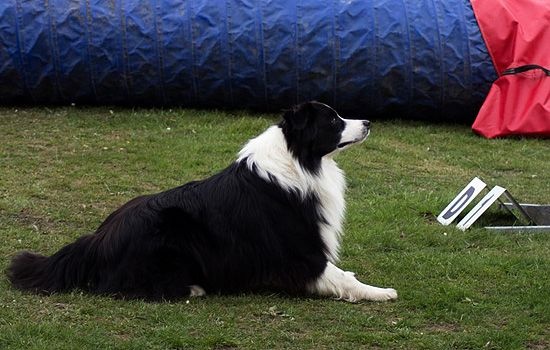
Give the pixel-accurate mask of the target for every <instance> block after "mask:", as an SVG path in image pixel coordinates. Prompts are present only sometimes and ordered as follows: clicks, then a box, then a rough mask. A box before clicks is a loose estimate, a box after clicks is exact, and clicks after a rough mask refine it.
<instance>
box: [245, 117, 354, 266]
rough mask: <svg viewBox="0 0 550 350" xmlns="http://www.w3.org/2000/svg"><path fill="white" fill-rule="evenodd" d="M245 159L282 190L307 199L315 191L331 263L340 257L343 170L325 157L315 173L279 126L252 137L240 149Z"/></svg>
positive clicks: (324, 239) (343, 204) (321, 227)
mask: <svg viewBox="0 0 550 350" xmlns="http://www.w3.org/2000/svg"><path fill="white" fill-rule="evenodd" d="M241 161H246V163H247V165H248V167H249V169H251V170H252V171H255V172H256V173H257V174H258V175H259V176H261V177H262V178H264V179H265V180H267V181H276V182H277V184H279V185H280V186H281V187H282V188H283V189H285V190H287V191H295V192H297V193H299V195H301V196H302V198H305V197H306V196H307V195H308V194H314V195H315V196H316V197H317V198H318V199H319V208H318V210H319V214H320V215H321V217H322V218H323V219H324V220H325V221H326V223H325V222H322V223H320V232H321V236H322V239H323V242H324V244H325V246H326V249H327V251H326V252H325V253H326V255H327V258H328V259H329V261H331V262H336V261H337V260H338V252H339V248H340V236H341V234H342V222H343V218H344V212H345V201H344V192H345V190H346V183H345V177H344V173H343V171H342V170H341V169H340V168H338V166H337V165H336V162H335V161H334V160H333V159H332V154H331V155H329V156H325V157H323V159H322V162H321V168H320V171H319V172H318V173H317V174H312V173H310V172H308V171H307V170H305V169H303V168H302V167H301V166H300V163H299V162H298V160H297V159H296V158H295V157H294V156H293V155H292V154H291V152H290V151H289V150H288V147H287V144H286V140H285V137H284V135H283V131H282V130H281V128H280V127H279V126H277V125H274V126H272V127H270V128H269V129H267V130H266V131H265V132H264V133H262V134H260V135H259V136H257V137H256V138H254V139H252V140H250V141H249V142H248V143H247V144H246V145H245V146H244V147H243V149H242V150H241V151H240V152H239V157H238V159H237V162H241Z"/></svg>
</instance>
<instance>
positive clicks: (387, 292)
mask: <svg viewBox="0 0 550 350" xmlns="http://www.w3.org/2000/svg"><path fill="white" fill-rule="evenodd" d="M395 299H397V291H396V290H395V289H393V288H383V289H382V291H380V292H379V293H377V294H376V295H375V297H374V298H373V299H372V300H375V301H389V300H395Z"/></svg>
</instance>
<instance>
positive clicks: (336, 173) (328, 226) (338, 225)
mask: <svg viewBox="0 0 550 350" xmlns="http://www.w3.org/2000/svg"><path fill="white" fill-rule="evenodd" d="M312 190H313V191H314V192H315V194H316V195H317V197H318V199H319V212H320V214H321V216H322V218H323V219H324V221H323V222H321V223H320V227H319V229H320V233H321V237H322V238H323V242H324V243H325V246H326V252H325V253H326V255H327V258H328V259H329V260H330V261H331V262H336V261H337V260H338V252H339V249H340V236H341V234H342V223H343V219H344V213H345V209H346V203H345V199H344V195H345V191H346V182H345V177H344V173H343V171H342V170H341V169H340V168H338V166H337V165H336V162H334V160H332V159H323V164H322V168H321V172H320V174H319V177H318V179H317V181H315V185H314V186H313V188H312Z"/></svg>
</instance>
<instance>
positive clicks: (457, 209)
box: [437, 177, 487, 226]
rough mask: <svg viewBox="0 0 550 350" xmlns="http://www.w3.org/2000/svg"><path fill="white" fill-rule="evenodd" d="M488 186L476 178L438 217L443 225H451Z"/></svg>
mask: <svg viewBox="0 0 550 350" xmlns="http://www.w3.org/2000/svg"><path fill="white" fill-rule="evenodd" d="M486 186H487V184H485V182H483V181H481V180H480V179H479V178H477V177H475V178H474V179H473V180H472V181H470V183H469V184H467V185H466V187H464V189H462V191H460V193H459V194H458V195H457V196H456V197H455V198H454V199H453V200H452V201H451V203H449V205H447V207H446V208H445V209H443V211H442V212H441V214H439V216H438V217H437V221H439V222H440V223H441V224H442V225H445V226H446V225H449V224H450V223H451V222H453V220H454V219H456V217H457V216H458V215H459V214H460V213H461V212H462V211H463V210H464V209H465V208H466V207H467V206H468V204H470V203H471V202H472V201H473V200H474V198H476V196H477V195H478V194H479V193H480V192H481V191H482V190H483V189H484V188H485V187H486Z"/></svg>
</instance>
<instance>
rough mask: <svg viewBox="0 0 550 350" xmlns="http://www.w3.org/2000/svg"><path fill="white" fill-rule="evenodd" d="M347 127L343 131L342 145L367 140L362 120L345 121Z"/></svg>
mask: <svg viewBox="0 0 550 350" xmlns="http://www.w3.org/2000/svg"><path fill="white" fill-rule="evenodd" d="M344 121H345V122H346V127H345V128H344V130H343V131H342V137H341V139H340V143H344V142H359V141H362V140H364V139H365V126H364V125H363V121H362V120H354V119H344Z"/></svg>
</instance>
